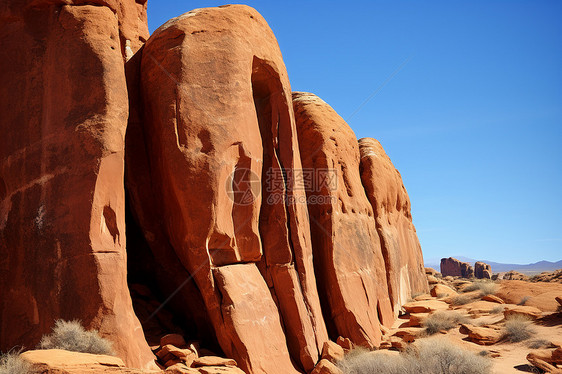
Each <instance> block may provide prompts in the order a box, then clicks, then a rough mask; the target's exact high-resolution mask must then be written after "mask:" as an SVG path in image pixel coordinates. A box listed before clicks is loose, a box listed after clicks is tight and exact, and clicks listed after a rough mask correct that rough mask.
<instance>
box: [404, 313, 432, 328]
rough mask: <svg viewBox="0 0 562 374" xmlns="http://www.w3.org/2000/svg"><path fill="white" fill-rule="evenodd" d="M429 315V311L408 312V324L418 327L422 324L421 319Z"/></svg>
mask: <svg viewBox="0 0 562 374" xmlns="http://www.w3.org/2000/svg"><path fill="white" fill-rule="evenodd" d="M427 316H429V313H410V320H409V321H408V326H410V327H419V326H421V325H422V323H423V321H424V320H425V319H426V318H427Z"/></svg>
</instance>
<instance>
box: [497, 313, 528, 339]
mask: <svg viewBox="0 0 562 374" xmlns="http://www.w3.org/2000/svg"><path fill="white" fill-rule="evenodd" d="M534 333H535V331H534V330H533V326H532V322H531V320H530V319H529V318H527V317H525V316H521V315H513V316H509V317H508V318H507V319H506V321H505V326H504V328H503V334H502V336H503V338H504V339H505V340H507V341H510V342H512V343H517V342H521V341H523V340H527V339H529V338H530V337H532V336H533V335H534Z"/></svg>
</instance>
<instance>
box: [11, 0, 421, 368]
mask: <svg viewBox="0 0 562 374" xmlns="http://www.w3.org/2000/svg"><path fill="white" fill-rule="evenodd" d="M0 5H1V7H0V20H1V21H2V23H1V24H0V40H1V41H2V46H3V49H2V52H1V53H2V58H0V76H1V78H2V82H3V84H2V86H1V87H0V98H1V100H0V111H1V112H2V113H3V116H2V118H1V119H0V135H1V136H0V258H1V260H0V270H1V273H0V289H2V294H1V296H0V349H1V350H7V349H10V348H12V347H13V346H15V345H24V346H26V347H33V346H34V345H35V344H36V343H37V342H38V341H39V339H40V337H41V335H42V334H44V333H47V332H48V331H49V329H50V328H51V326H52V325H53V323H54V321H55V319H58V318H63V319H74V318H78V319H81V320H82V321H83V323H84V324H85V325H86V327H88V328H96V329H99V330H100V332H101V334H102V335H103V336H105V337H107V338H108V339H110V340H112V341H113V343H114V347H115V348H116V351H117V354H118V355H119V356H120V357H121V358H123V359H124V360H125V362H126V363H127V364H128V365H129V366H134V367H147V366H150V365H151V363H152V361H153V359H154V356H153V355H152V353H151V352H150V350H149V348H148V345H147V343H146V340H145V337H144V336H143V332H142V329H141V325H140V323H139V321H138V319H137V318H136V316H135V314H134V311H133V308H132V305H131V298H130V296H129V290H128V284H127V263H128V264H129V272H130V274H129V275H130V276H131V274H133V275H134V276H135V277H138V278H139V279H144V280H146V282H147V283H149V284H147V286H150V288H152V289H153V290H156V291H157V292H156V293H157V294H159V295H160V296H161V298H162V300H161V301H164V300H165V299H166V298H167V297H168V296H169V295H173V297H172V299H171V300H170V302H169V303H168V302H166V303H165V304H164V307H165V308H167V310H168V311H169V312H171V313H172V314H173V315H174V316H175V317H176V318H177V319H179V320H181V321H183V322H184V325H186V326H188V327H189V329H190V330H189V331H193V334H194V335H197V336H193V338H198V339H203V340H205V339H208V340H209V341H210V342H211V343H212V342H215V343H218V345H217V347H216V348H217V349H220V350H222V352H223V353H224V354H225V355H226V356H228V357H231V358H235V359H236V360H237V361H238V364H239V365H240V367H241V368H243V369H244V370H245V371H246V372H247V373H267V374H272V373H297V372H310V371H311V370H312V368H313V367H314V365H315V364H316V363H317V362H318V360H319V358H320V354H321V350H322V346H323V344H324V343H325V342H326V341H327V340H328V339H329V338H331V339H333V340H335V339H336V338H337V337H338V336H340V335H341V336H343V337H345V338H349V339H351V341H352V342H353V343H355V344H362V345H365V346H377V345H378V343H379V341H380V336H381V325H386V326H388V325H390V324H392V323H393V321H394V318H395V314H396V313H397V310H398V309H399V308H400V305H401V304H402V303H403V302H404V301H405V300H406V299H407V298H408V297H409V296H410V295H411V294H412V293H417V292H422V291H426V290H427V283H426V281H425V275H424V268H423V259H422V255H421V249H420V246H419V242H418V240H417V237H416V234H415V229H414V227H413V224H412V220H411V214H410V205H409V199H408V196H407V193H406V190H405V188H404V186H403V185H402V180H401V178H400V174H399V173H398V172H397V171H396V170H395V169H394V167H393V166H392V163H391V162H390V159H388V156H386V154H385V153H384V150H382V147H381V146H380V144H379V143H378V142H376V141H374V140H372V139H367V140H362V141H360V142H359V143H358V141H357V139H356V137H355V134H354V133H353V131H352V130H351V128H349V126H348V125H347V124H346V123H345V121H343V119H342V118H341V117H340V116H339V115H338V114H337V113H336V112H335V111H334V110H333V109H332V108H331V107H330V106H329V105H328V104H326V103H325V102H323V101H322V100H321V99H319V98H318V97H316V96H314V95H312V94H296V93H295V94H293V93H292V92H291V88H290V83H289V79H288V76H287V72H286V70H285V66H284V63H283V59H282V56H281V53H280V51H279V47H278V45H277V41H276V39H275V36H274V35H273V33H272V31H271V30H270V28H269V26H268V25H267V23H266V21H265V20H264V19H263V18H262V17H261V16H260V15H259V14H258V13H257V12H256V11H255V10H253V9H252V8H249V7H247V6H239V5H233V6H225V7H219V8H208V9H198V10H195V11H192V12H189V13H186V14H184V15H182V16H180V17H177V18H174V19H172V20H170V21H168V22H167V23H166V24H165V25H163V26H162V27H160V28H159V29H158V30H157V31H156V32H155V33H154V34H153V35H152V36H150V38H148V33H147V27H146V2H143V1H140V2H139V1H132V0H121V1H118V0H114V1H109V0H108V1H106V2H103V1H101V0H100V2H99V3H98V2H96V1H94V2H87V3H86V2H82V1H64V2H63V1H55V0H42V1H41V0H37V1H23V0H20V1H17V0H2V1H0ZM146 40H147V41H146ZM145 41H146V44H144V42H145ZM134 53H136V54H135V55H134V56H133V54H134ZM125 168H126V172H125ZM307 170H308V172H309V171H310V170H312V173H313V175H314V176H318V175H319V171H320V170H323V171H325V172H326V175H325V177H328V178H329V177H330V175H332V173H333V176H334V178H335V179H334V180H335V182H336V184H335V185H334V186H331V185H330V184H329V183H328V184H327V185H323V187H322V188H320V189H318V190H312V191H311V190H310V189H307V186H306V185H305V184H306V181H305V180H303V177H305V176H306V173H305V171H307ZM329 174H330V175H329ZM325 182H326V181H325ZM328 182H329V181H328ZM316 186H318V185H316ZM126 192H127V196H128V207H127V206H126V202H125V194H126ZM125 226H126V227H125ZM125 231H127V236H129V238H127V237H126V236H125ZM127 246H128V248H126V247H127ZM127 255H128V256H129V258H128V259H127ZM211 343H210V344H211Z"/></svg>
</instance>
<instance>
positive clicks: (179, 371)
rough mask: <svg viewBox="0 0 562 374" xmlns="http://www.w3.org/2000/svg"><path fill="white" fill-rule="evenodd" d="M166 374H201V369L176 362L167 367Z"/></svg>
mask: <svg viewBox="0 0 562 374" xmlns="http://www.w3.org/2000/svg"><path fill="white" fill-rule="evenodd" d="M165 372H166V374H199V373H200V372H199V370H197V369H192V368H190V367H188V366H186V365H185V364H175V365H172V366H170V367H167V368H166V371H165Z"/></svg>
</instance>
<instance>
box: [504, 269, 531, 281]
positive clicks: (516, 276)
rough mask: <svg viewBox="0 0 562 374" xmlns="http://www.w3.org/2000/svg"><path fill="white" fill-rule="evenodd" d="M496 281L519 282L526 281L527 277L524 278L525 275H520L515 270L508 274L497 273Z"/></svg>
mask: <svg viewBox="0 0 562 374" xmlns="http://www.w3.org/2000/svg"><path fill="white" fill-rule="evenodd" d="M497 279H498V280H502V279H503V280H521V281H528V280H529V277H528V276H526V275H525V274H522V273H520V272H518V271H515V270H510V271H508V272H505V273H498V276H497Z"/></svg>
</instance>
